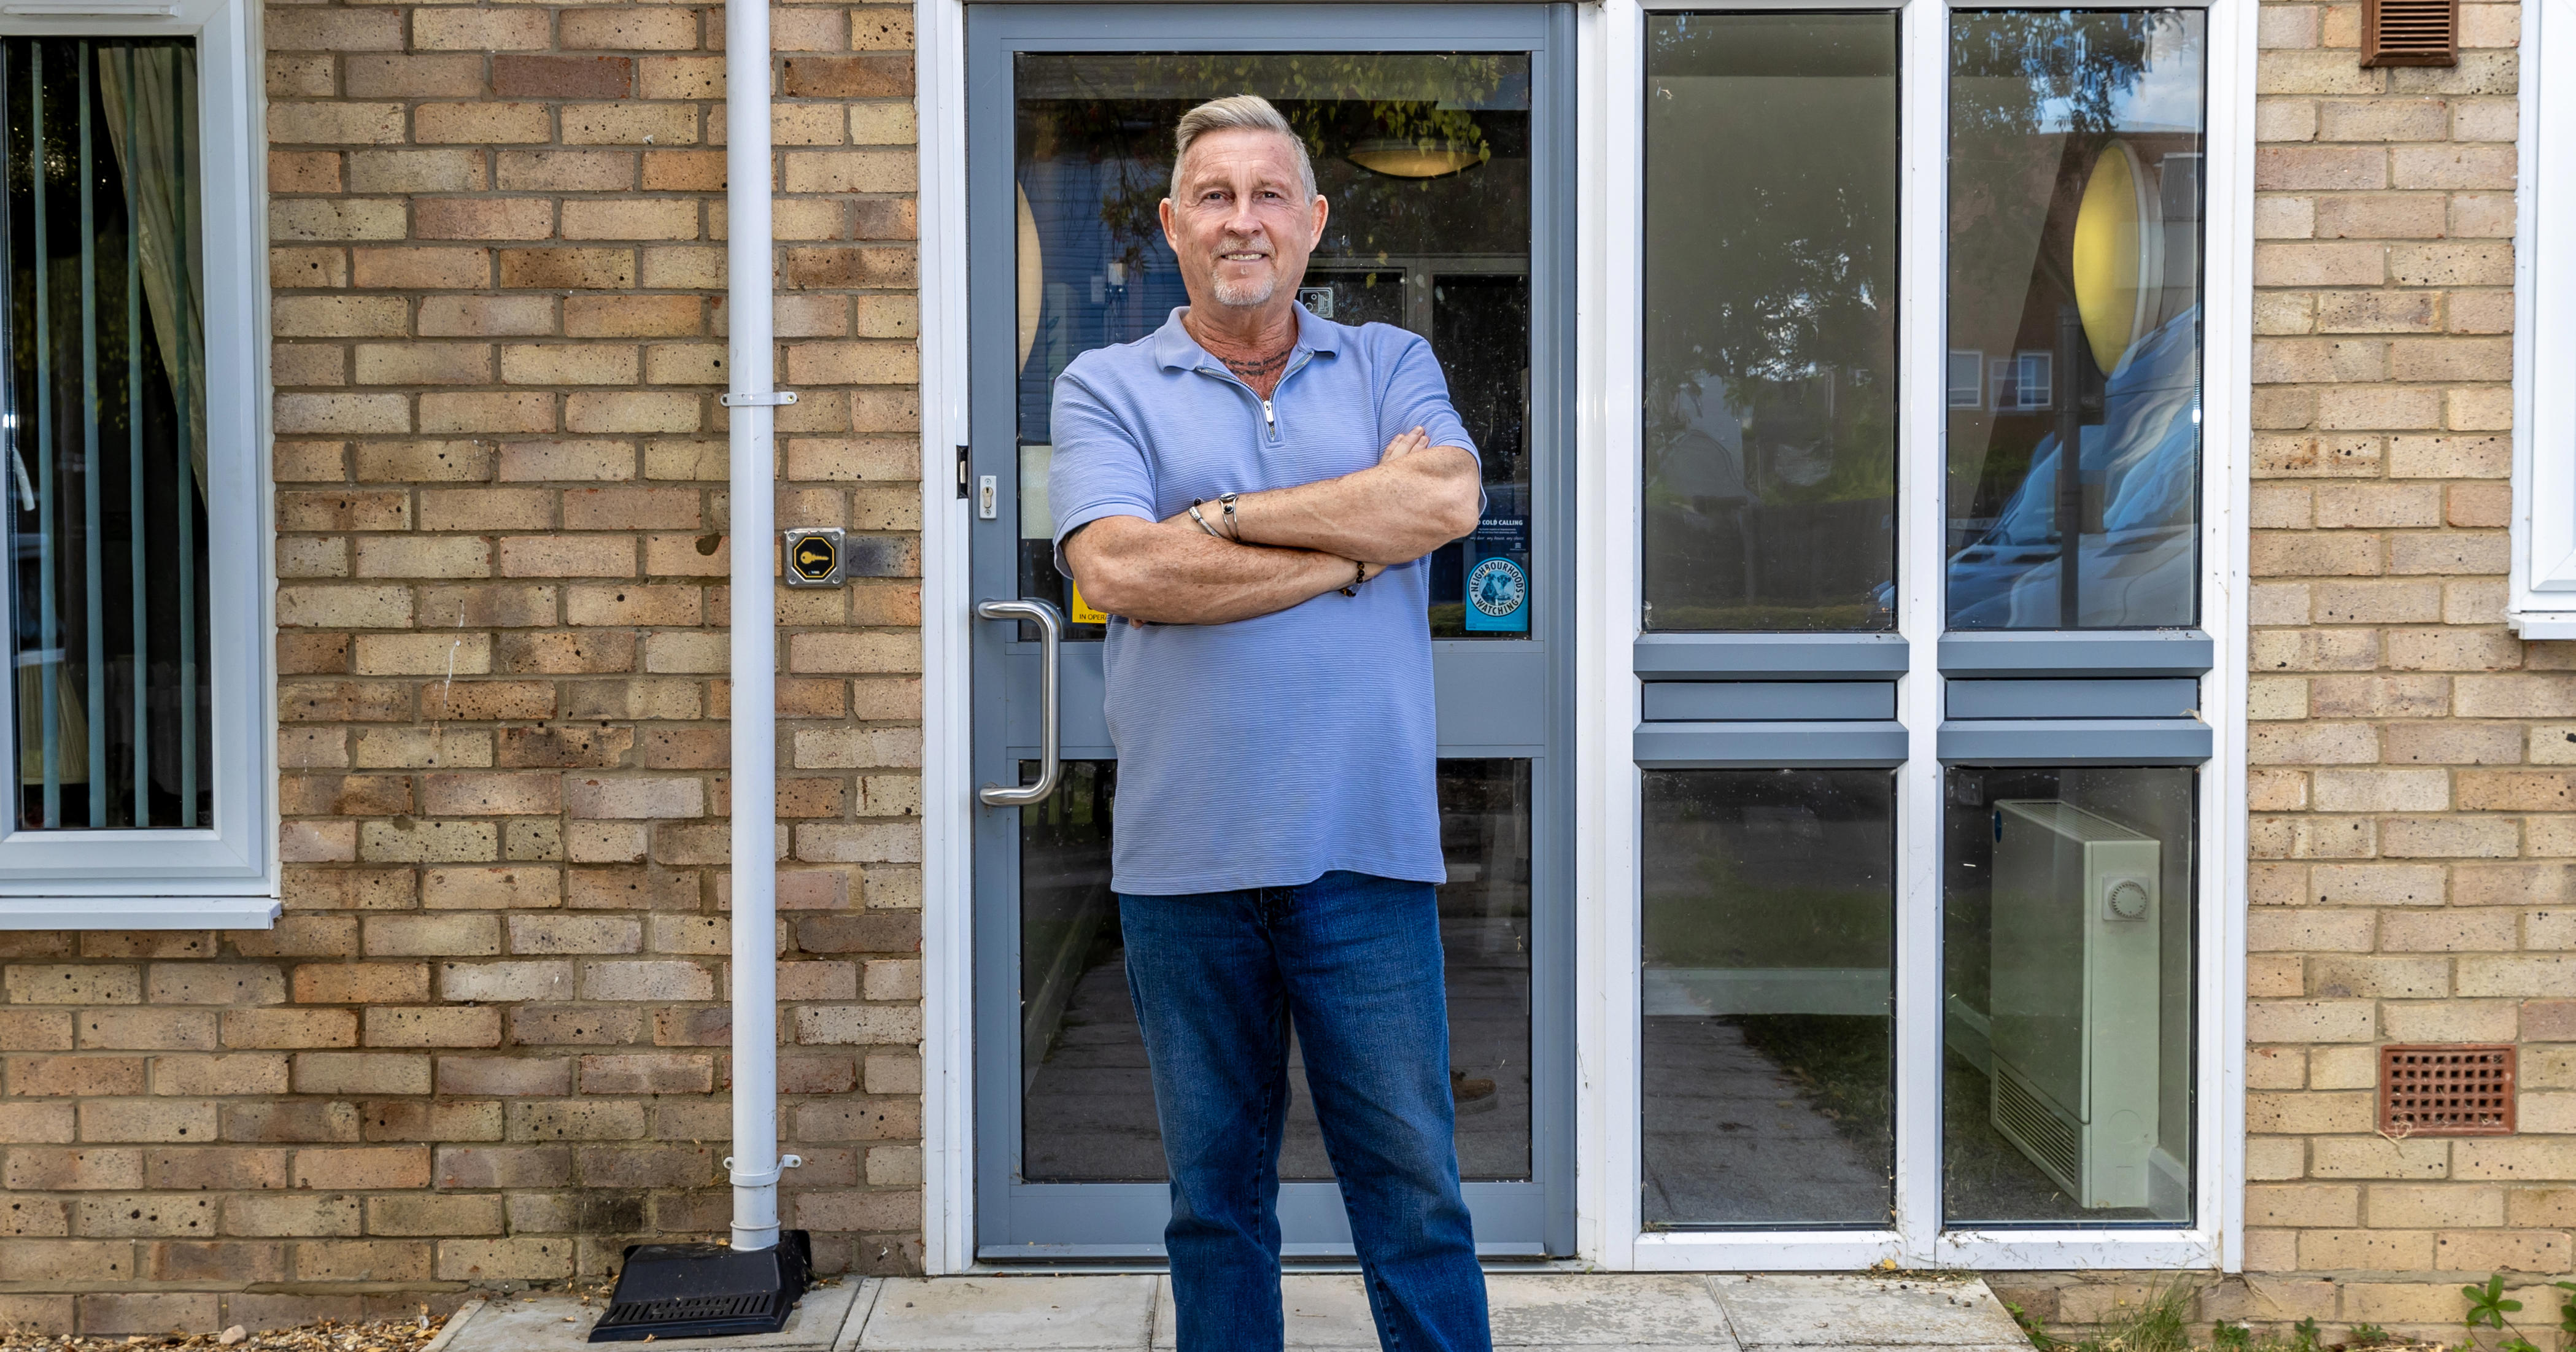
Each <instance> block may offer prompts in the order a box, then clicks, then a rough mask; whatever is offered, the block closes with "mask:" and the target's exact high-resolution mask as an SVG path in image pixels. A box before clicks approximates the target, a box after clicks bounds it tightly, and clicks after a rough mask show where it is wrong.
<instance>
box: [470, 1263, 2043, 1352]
mask: <svg viewBox="0 0 2576 1352" xmlns="http://www.w3.org/2000/svg"><path fill="white" fill-rule="evenodd" d="M1487 1290H1488V1291H1489V1293H1490V1297H1491V1300H1492V1303H1493V1312H1494V1313H1493V1320H1494V1345H1495V1346H1496V1347H1497V1348H1498V1349H1501V1348H1509V1349H1514V1350H1515V1352H1539V1350H1540V1349H1545V1350H1546V1352H1613V1349H1616V1350H1617V1352H1802V1350H1803V1349H1810V1348H1819V1349H1821V1348H1833V1349H1839V1350H1842V1352H1892V1350H1894V1349H1903V1352H2027V1350H2028V1348H2029V1347H2030V1342H2029V1340H2028V1339H2026V1338H2023V1337H2022V1336H2021V1334H2020V1332H2019V1330H2017V1329H2016V1328H2015V1327H2014V1325H2013V1321H2012V1317H2011V1316H2010V1315H2008V1314H2006V1313H2005V1312H2004V1308H2003V1306H2002V1305H2000V1304H1998V1303H1997V1302H1996V1300H1995V1297H1994V1294H1993V1293H1992V1292H1990V1291H1988V1290H1987V1289H1986V1284H1985V1283H1984V1282H1982V1281H1979V1280H1976V1279H1974V1278H1966V1279H1960V1280H1940V1281H1925V1280H1920V1279H1916V1278H1910V1277H1868V1276H1805V1275H1801V1276H1764V1277H1748V1276H1741V1275H1712V1276H1697V1275H1691V1276H1685V1275H1655V1274H1618V1275H1607V1274H1580V1273H1498V1274H1494V1275H1492V1276H1490V1277H1489V1278H1488V1279H1487ZM1287 1306H1288V1345H1289V1346H1290V1347H1292V1348H1297V1349H1301V1352H1373V1350H1374V1349H1375V1348H1376V1347H1377V1337H1376V1334H1375V1333H1374V1332H1372V1331H1371V1327H1370V1324H1369V1316H1368V1301H1367V1299H1366V1297H1365V1296H1363V1295H1362V1293H1361V1290H1360V1282H1359V1278H1358V1277H1356V1276H1348V1275H1339V1274H1335V1275H1295V1276H1291V1277H1289V1278H1288V1279H1287ZM598 1311H599V1307H598V1306H597V1305H595V1304H594V1305H590V1306H580V1305H577V1304H575V1303H574V1301H573V1300H572V1299H571V1298H570V1297H565V1296H541V1297H538V1298H537V1299H534V1300H525V1299H511V1298H508V1297H498V1298H495V1299H493V1300H491V1301H489V1302H480V1303H477V1304H475V1305H470V1306H468V1307H466V1308H465V1309H463V1310H459V1311H458V1312H457V1314H456V1317H455V1319H454V1320H453V1321H451V1323H450V1325H449V1328H448V1330H447V1332H446V1334H445V1336H444V1337H442V1338H441V1339H439V1340H438V1341H437V1342H435V1343H433V1344H432V1345H431V1346H430V1347H429V1348H427V1349H424V1352H575V1349H586V1348H590V1347H593V1346H600V1347H618V1346H625V1347H636V1346H640V1344H632V1343H628V1344H597V1345H594V1344H590V1343H586V1342H584V1341H583V1339H585V1338H586V1337H588V1336H589V1333H590V1321H591V1320H592V1318H594V1317H595V1316H596V1315H597V1314H598ZM1172 1346H1173V1341H1172V1296H1171V1282H1170V1280H1169V1279H1168V1278H1165V1277H1159V1276H1153V1275H1117V1276H1081V1277H1062V1276H1043V1277H1041V1276H1030V1277H1015V1276H977V1277H941V1278H927V1279H925V1278H911V1277H905V1278H869V1279H862V1280H857V1281H852V1282H848V1283H846V1284H843V1285H839V1286H830V1287H824V1288H821V1289H819V1290H816V1291H813V1292H809V1293H808V1294H807V1295H806V1297H805V1300H804V1302H803V1303H802V1304H800V1305H798V1306H797V1308H796V1313H795V1314H794V1316H792V1317H791V1318H790V1319H789V1321H788V1325H787V1327H786V1328H785V1329H784V1330H782V1331H781V1332H780V1333H778V1334H777V1335H775V1336H772V1337H768V1338H726V1339H667V1340H659V1341H656V1342H655V1343H654V1344H653V1348H654V1352H697V1350H699V1349H704V1350H705V1352H726V1350H727V1349H730V1350H731V1352H1155V1349H1165V1348H1170V1347H1172Z"/></svg>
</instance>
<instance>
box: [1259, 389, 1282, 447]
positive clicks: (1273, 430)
mask: <svg viewBox="0 0 2576 1352" xmlns="http://www.w3.org/2000/svg"><path fill="white" fill-rule="evenodd" d="M1261 421H1262V422H1263V423H1264V424H1266V425H1267V426H1268V427H1269V428H1270V439H1271V440H1272V441H1277V440H1278V439H1279V415H1278V414H1277V413H1275V412H1273V411H1272V410H1271V407H1270V401H1269V400H1267V399H1264V400H1262V401H1261Z"/></svg>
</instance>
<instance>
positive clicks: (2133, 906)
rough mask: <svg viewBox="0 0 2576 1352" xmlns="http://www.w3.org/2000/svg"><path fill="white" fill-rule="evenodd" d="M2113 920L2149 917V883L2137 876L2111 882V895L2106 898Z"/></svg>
mask: <svg viewBox="0 0 2576 1352" xmlns="http://www.w3.org/2000/svg"><path fill="white" fill-rule="evenodd" d="M2104 902H2105V903H2106V904H2107V906H2108V907H2109V909H2110V912H2111V914H2110V918H2111V919H2113V920H2144V919H2146V918H2147V885H2146V884H2145V883H2142V882H2139V881H2138V880H2137V879H2135V878H2123V879H2121V880H2120V881H2118V882H2116V883H2113V884H2111V894H2110V896H2108V897H2106V898H2104Z"/></svg>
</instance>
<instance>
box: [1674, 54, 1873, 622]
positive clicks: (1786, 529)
mask: <svg viewBox="0 0 2576 1352" xmlns="http://www.w3.org/2000/svg"><path fill="white" fill-rule="evenodd" d="M1646 22H1647V30H1646V31H1647V46H1646V71H1647V75H1646V204H1645V213H1646V221H1645V274H1646V275H1645V411H1644V416H1645V485H1644V491H1645V610H1644V624H1645V627H1646V628H1648V629H1660V630H1884V629H1893V628H1895V627H1896V608H1895V585H1894V583H1895V577H1896V230H1897V164H1896V121H1897V110H1896V89H1897V79H1896V62H1897V16H1896V14H1895V13H1894V12H1892V11H1891V12H1887V13H1880V14H1797V13H1769V14H1655V15H1649V16H1648V17H1647V21H1646Z"/></svg>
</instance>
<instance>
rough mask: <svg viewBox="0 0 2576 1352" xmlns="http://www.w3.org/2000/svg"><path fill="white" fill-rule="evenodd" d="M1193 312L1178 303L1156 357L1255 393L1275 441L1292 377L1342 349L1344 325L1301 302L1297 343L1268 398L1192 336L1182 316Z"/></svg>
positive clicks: (1157, 339) (1160, 335)
mask: <svg viewBox="0 0 2576 1352" xmlns="http://www.w3.org/2000/svg"><path fill="white" fill-rule="evenodd" d="M1189 312H1190V307H1188V306H1186V305H1183V306H1178V307H1175V308H1174V309H1173V311H1172V315H1171V318H1169V319H1167V320H1165V321H1163V327H1162V328H1160V329H1158V330H1156V331H1155V333H1154V359H1155V361H1157V362H1158V363H1160V364H1161V365H1162V366H1163V367H1164V368H1165V369H1167V370H1176V371H1195V372H1198V373H1199V374H1201V375H1210V376H1215V377H1216V378H1217V379H1219V380H1223V381H1225V382H1226V383H1227V384H1230V385H1232V386H1234V387H1235V388H1236V389H1239V390H1241V391H1243V392H1244V393H1245V394H1248V395H1251V396H1252V400H1253V402H1254V403H1255V404H1258V405H1260V407H1261V430H1262V434H1263V435H1264V436H1265V437H1267V438H1268V439H1269V440H1271V441H1277V440H1278V439H1279V396H1280V395H1281V394H1282V393H1283V392H1285V391H1286V390H1287V388H1288V381H1289V379H1290V378H1291V377H1293V376H1295V375H1296V374H1297V372H1298V371H1299V370H1301V369H1303V368H1304V366H1305V365H1306V363H1308V362H1310V361H1312V360H1314V359H1315V355H1316V354H1317V353H1334V352H1339V351H1340V350H1341V341H1342V335H1341V325H1339V324H1335V323H1333V322H1332V321H1330V320H1327V319H1319V318H1317V317H1316V316H1315V313H1314V312H1313V311H1311V310H1309V309H1307V308H1306V307H1305V306H1303V305H1300V306H1298V307H1297V342H1296V345H1295V346H1293V347H1291V348H1289V349H1288V366H1287V369H1285V370H1283V371H1281V372H1280V373H1279V383H1278V384H1277V385H1274V386H1272V387H1271V389H1270V397H1269V398H1267V399H1264V398H1262V397H1261V394H1260V392H1259V391H1257V390H1255V389H1253V388H1252V386H1251V385H1250V384H1248V383H1246V382H1245V381H1244V379H1243V378H1242V377H1241V376H1238V375H1236V374H1235V373H1234V372H1232V371H1230V370H1228V369H1226V365H1225V363H1224V362H1221V361H1218V360H1217V359H1216V357H1215V356H1214V355H1213V354H1211V353H1210V352H1209V351H1208V350H1207V349H1206V348H1205V347H1202V346H1200V345H1199V340H1198V339H1196V338H1192V337H1191V336H1190V331H1189V329H1188V328H1187V327H1186V326H1184V325H1183V324H1182V323H1181V317H1182V316H1184V315H1186V314H1188V313H1189Z"/></svg>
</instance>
